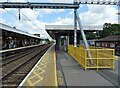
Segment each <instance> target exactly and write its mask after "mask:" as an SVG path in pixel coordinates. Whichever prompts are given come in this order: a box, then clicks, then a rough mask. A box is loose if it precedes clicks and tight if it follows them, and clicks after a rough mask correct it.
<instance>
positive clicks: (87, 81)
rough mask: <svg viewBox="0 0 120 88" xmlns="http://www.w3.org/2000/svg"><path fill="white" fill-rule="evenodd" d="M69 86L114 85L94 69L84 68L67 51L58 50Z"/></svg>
mask: <svg viewBox="0 0 120 88" xmlns="http://www.w3.org/2000/svg"><path fill="white" fill-rule="evenodd" d="M57 56H58V59H59V61H60V63H61V67H62V70H63V74H64V76H65V81H66V84H67V86H113V84H111V83H110V82H109V81H107V80H106V79H104V78H103V77H102V76H100V75H99V74H98V73H97V72H96V71H94V70H86V71H85V70H83V69H82V67H81V66H80V65H79V63H78V62H76V61H75V60H74V59H73V58H72V57H71V56H70V55H69V54H68V53H67V52H58V53H57Z"/></svg>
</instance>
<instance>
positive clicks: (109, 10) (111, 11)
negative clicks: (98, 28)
mask: <svg viewBox="0 0 120 88" xmlns="http://www.w3.org/2000/svg"><path fill="white" fill-rule="evenodd" d="M117 12H118V11H117V9H116V8H115V7H113V6H97V5H89V6H88V11H86V12H83V13H80V14H79V16H80V18H81V22H82V24H88V25H103V24H104V23H106V22H107V23H117V22H118V17H117V14H116V13H117Z"/></svg>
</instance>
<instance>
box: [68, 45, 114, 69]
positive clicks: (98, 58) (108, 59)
mask: <svg viewBox="0 0 120 88" xmlns="http://www.w3.org/2000/svg"><path fill="white" fill-rule="evenodd" d="M87 50H89V51H90V54H91V58H89V57H88V54H87ZM68 53H69V54H70V55H71V56H72V57H73V58H75V59H76V60H77V61H78V62H79V64H80V65H82V67H83V68H84V69H85V70H86V69H88V68H89V69H90V68H96V69H97V70H98V69H99V68H112V69H114V49H107V48H102V49H101V48H100V49H99V48H97V47H90V49H85V47H84V46H79V47H74V46H73V45H69V46H68ZM90 60H92V61H93V64H91V63H90Z"/></svg>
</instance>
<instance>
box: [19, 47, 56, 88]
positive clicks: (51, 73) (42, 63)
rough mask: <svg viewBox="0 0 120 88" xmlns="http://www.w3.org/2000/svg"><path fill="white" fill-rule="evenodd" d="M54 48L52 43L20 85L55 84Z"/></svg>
mask: <svg viewBox="0 0 120 88" xmlns="http://www.w3.org/2000/svg"><path fill="white" fill-rule="evenodd" d="M55 57H56V56H55V49H54V45H52V46H51V47H50V48H49V49H48V51H47V52H46V53H45V54H44V55H43V57H42V58H41V59H40V60H39V61H38V63H37V64H36V65H35V66H34V68H33V69H32V70H31V71H30V73H29V74H28V75H27V76H26V78H25V79H24V80H23V81H22V83H21V84H20V85H19V87H21V86H57V76H56V58H55Z"/></svg>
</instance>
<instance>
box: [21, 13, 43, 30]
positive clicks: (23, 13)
mask: <svg viewBox="0 0 120 88" xmlns="http://www.w3.org/2000/svg"><path fill="white" fill-rule="evenodd" d="M20 12H21V11H20ZM21 13H22V14H23V15H24V16H25V17H26V18H27V19H28V21H30V22H31V23H32V24H33V25H35V26H36V27H37V28H38V29H41V28H40V27H39V26H37V25H36V24H35V23H33V22H32V21H31V20H30V19H29V18H28V17H27V16H26V15H25V14H24V13H23V12H21Z"/></svg>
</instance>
